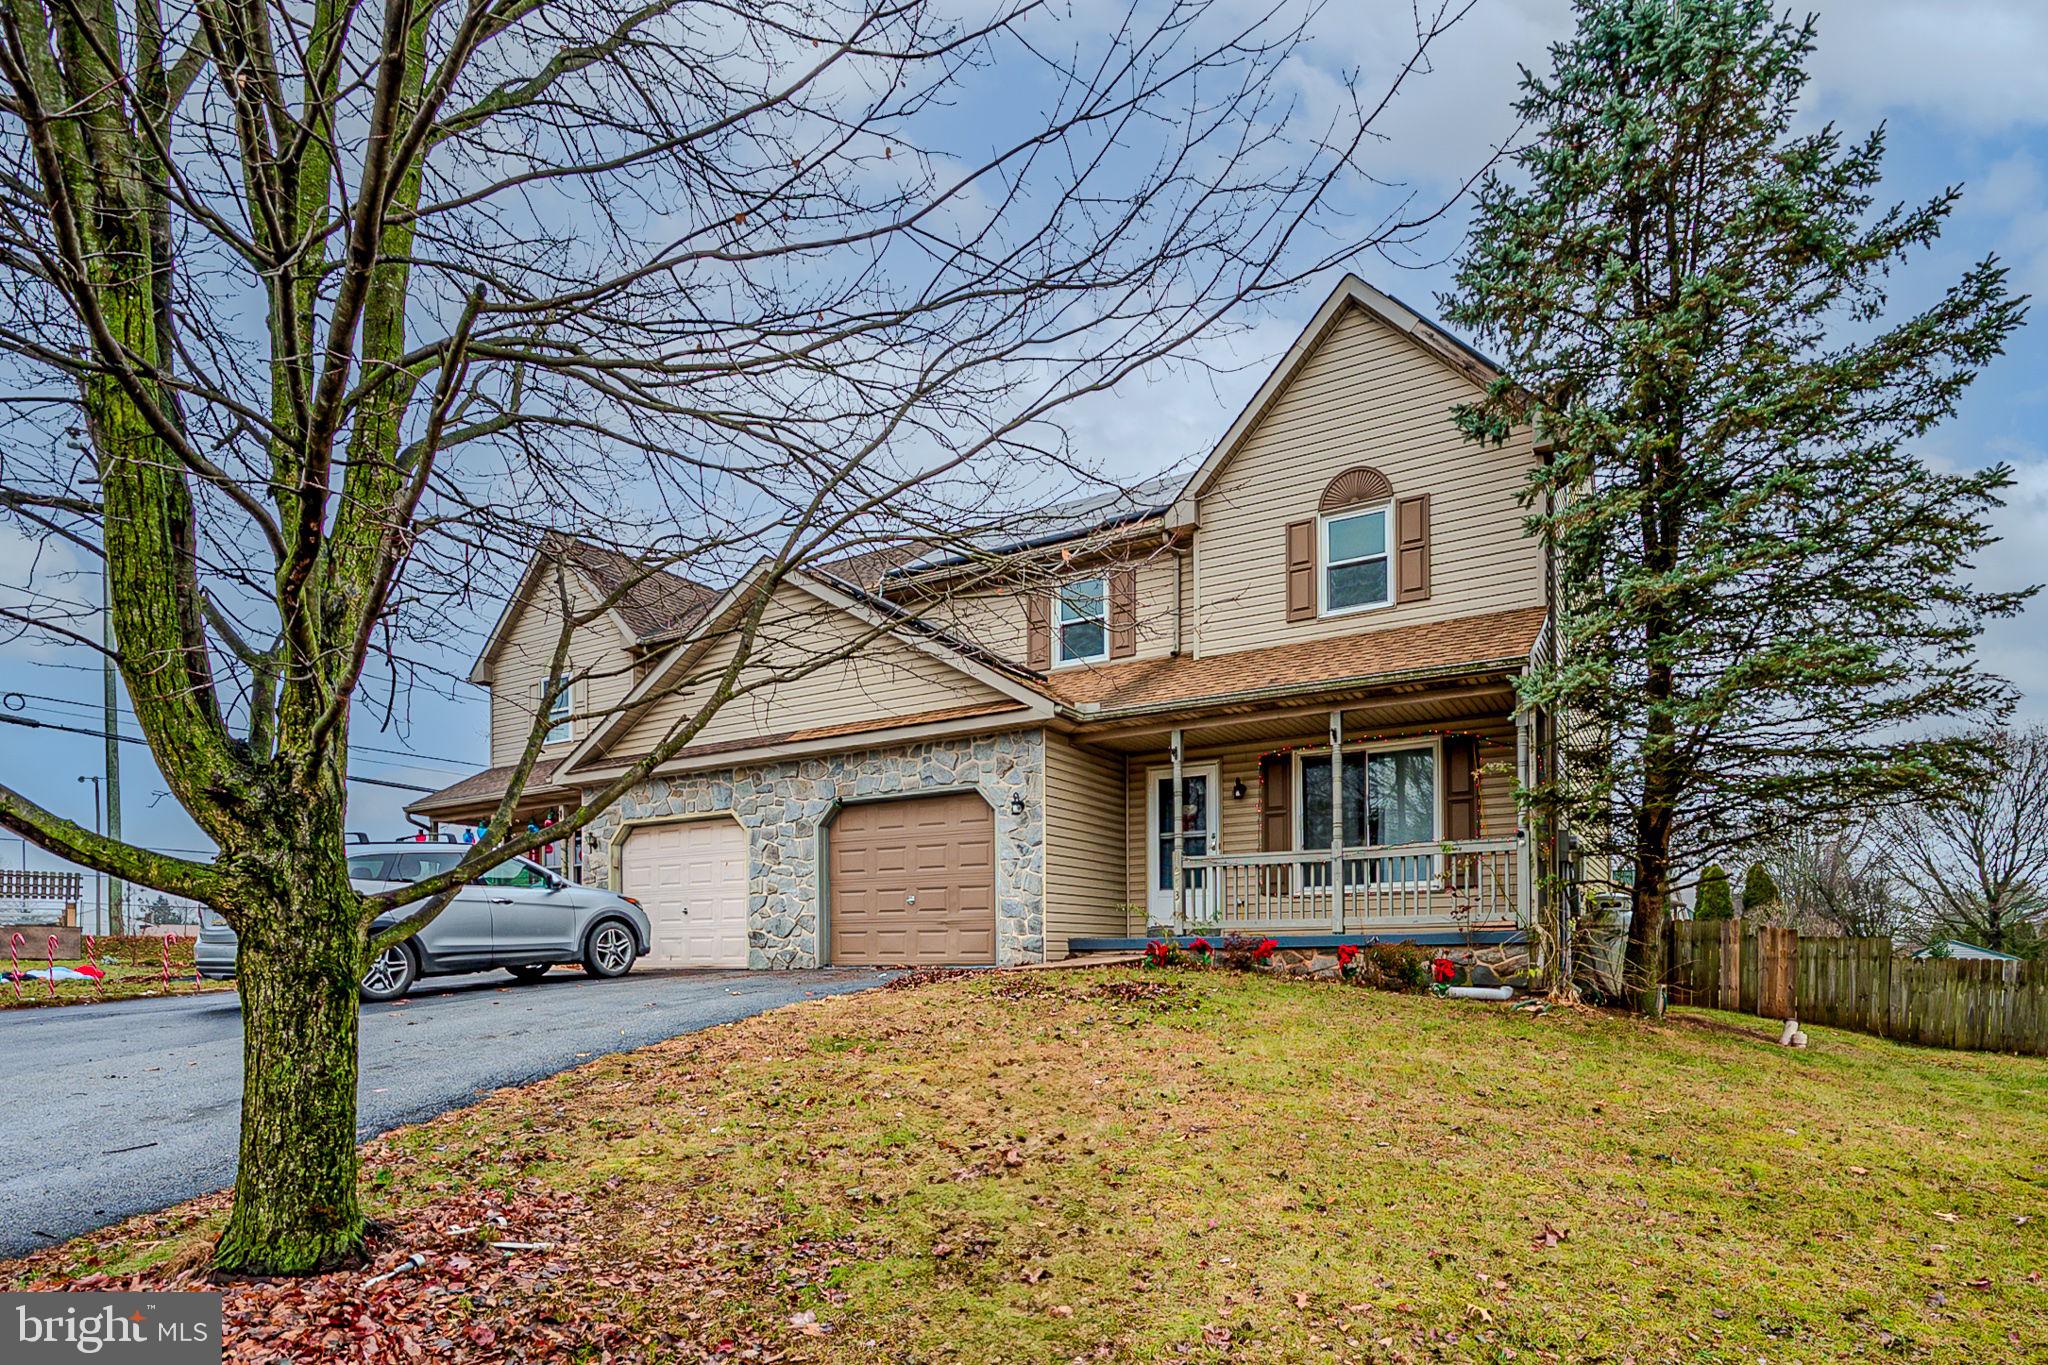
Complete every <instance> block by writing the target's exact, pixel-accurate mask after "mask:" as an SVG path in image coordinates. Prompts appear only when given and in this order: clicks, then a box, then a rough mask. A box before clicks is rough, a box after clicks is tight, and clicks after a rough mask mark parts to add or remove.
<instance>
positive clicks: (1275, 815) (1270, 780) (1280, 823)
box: [1259, 754, 1294, 853]
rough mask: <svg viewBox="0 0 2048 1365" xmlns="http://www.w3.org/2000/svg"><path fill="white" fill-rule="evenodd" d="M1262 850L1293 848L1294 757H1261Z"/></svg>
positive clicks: (1260, 844) (1260, 820)
mask: <svg viewBox="0 0 2048 1365" xmlns="http://www.w3.org/2000/svg"><path fill="white" fill-rule="evenodd" d="M1259 802H1260V805H1259V852H1261V853H1288V852H1291V851H1292V850H1293V848H1294V760H1293V759H1292V758H1289V757H1288V756H1287V755H1286V754H1268V755H1267V756H1266V757H1264V758H1262V759H1260V760H1259Z"/></svg>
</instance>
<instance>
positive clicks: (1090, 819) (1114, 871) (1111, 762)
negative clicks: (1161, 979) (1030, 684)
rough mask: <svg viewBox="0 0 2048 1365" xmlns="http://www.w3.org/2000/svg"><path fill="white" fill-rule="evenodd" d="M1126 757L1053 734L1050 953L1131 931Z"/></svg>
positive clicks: (1049, 766) (1048, 794)
mask: <svg viewBox="0 0 2048 1365" xmlns="http://www.w3.org/2000/svg"><path fill="white" fill-rule="evenodd" d="M1124 792H1125V784H1124V763H1123V757H1122V755H1120V754H1111V753H1103V752H1100V751H1098V750H1093V749H1086V748H1082V747H1081V746H1079V745H1076V744H1074V743H1073V742H1072V741H1070V740H1068V739H1067V738H1066V737H1065V736H1063V735H1058V734H1054V733H1053V732H1052V731H1050V730H1048V731H1046V732H1045V955H1046V958H1047V960H1048V961H1050V960H1052V959H1055V958H1061V957H1065V956H1066V955H1067V940H1068V939H1070V938H1073V937H1076V936H1082V935H1091V934H1092V935H1117V934H1121V933H1123V932H1124V911H1123V904H1124V899H1125V897H1124V868H1123V856H1124V852H1123V842H1124V839H1123V833H1122V818H1123V817H1122V807H1123V803H1124Z"/></svg>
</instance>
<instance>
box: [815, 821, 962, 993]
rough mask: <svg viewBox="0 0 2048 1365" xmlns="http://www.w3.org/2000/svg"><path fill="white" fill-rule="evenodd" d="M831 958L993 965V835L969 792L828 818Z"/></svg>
mask: <svg viewBox="0 0 2048 1365" xmlns="http://www.w3.org/2000/svg"><path fill="white" fill-rule="evenodd" d="M831 847H832V857H831V864H830V872H829V874H828V875H829V878H830V885H831V888H832V960H833V961H834V962H839V963H846V964H849V965H853V964H864V965H867V966H889V965H892V964H895V963H899V962H908V963H934V964H936V963H977V962H978V963H992V962H994V961H995V960H996V832H995V816H994V814H993V812H991V811H990V810H989V807H988V802H986V801H984V800H982V799H981V798H980V797H979V796H977V795H975V794H974V793H973V792H965V793H959V794H955V795H948V796H920V797H911V798H905V799H902V800H896V801H874V802H864V803H858V804H855V805H850V806H847V807H846V808H845V809H844V810H842V811H840V812H839V815H838V817H837V818H836V819H834V820H833V822H832V834H831Z"/></svg>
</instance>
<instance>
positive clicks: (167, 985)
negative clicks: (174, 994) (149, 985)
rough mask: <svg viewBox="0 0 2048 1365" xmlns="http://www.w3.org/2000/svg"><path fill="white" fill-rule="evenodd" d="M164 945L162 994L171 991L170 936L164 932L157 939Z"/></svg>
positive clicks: (167, 993)
mask: <svg viewBox="0 0 2048 1365" xmlns="http://www.w3.org/2000/svg"><path fill="white" fill-rule="evenodd" d="M159 942H161V943H162V944H163V945H164V994H165V995H169V994H170V993H171V936H170V935H169V934H165V935H164V936H163V938H162V939H160V940H159Z"/></svg>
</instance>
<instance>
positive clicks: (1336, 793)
mask: <svg viewBox="0 0 2048 1365" xmlns="http://www.w3.org/2000/svg"><path fill="white" fill-rule="evenodd" d="M1330 932H1331V933H1333V934H1341V933H1343V932H1344V711H1343V708H1341V707H1332V708H1331V709H1330Z"/></svg>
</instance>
